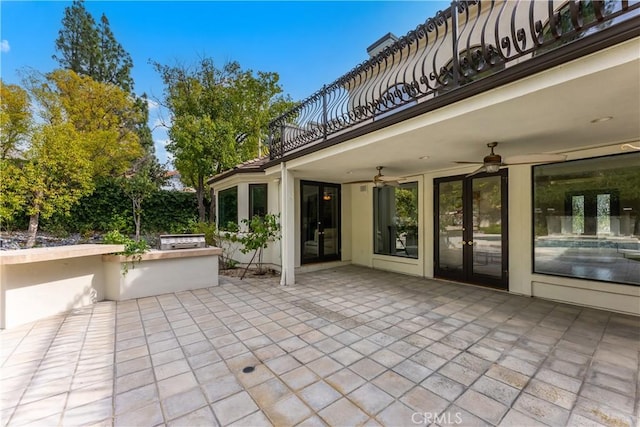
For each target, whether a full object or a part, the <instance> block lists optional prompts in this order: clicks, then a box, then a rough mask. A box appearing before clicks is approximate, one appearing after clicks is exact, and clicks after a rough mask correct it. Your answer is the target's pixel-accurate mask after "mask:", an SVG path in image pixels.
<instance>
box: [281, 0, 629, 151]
mask: <svg viewBox="0 0 640 427" xmlns="http://www.w3.org/2000/svg"><path fill="white" fill-rule="evenodd" d="M639 15H640V2H639V1H631V2H629V1H613V0H604V1H591V0H588V1H574V0H571V1H564V0H561V1H558V0H549V1H536V0H528V1H526V0H523V1H519V2H513V1H500V0H498V1H479V0H476V1H473V0H471V1H453V2H452V3H451V6H450V7H449V8H448V9H446V10H444V11H440V12H438V13H437V14H436V15H435V17H432V18H429V19H427V20H426V22H424V23H423V24H421V25H419V26H418V27H417V28H416V29H415V30H413V31H410V32H409V33H408V34H407V35H406V36H404V37H402V38H400V39H399V40H397V41H396V42H395V43H393V44H392V45H389V46H387V47H386V48H385V49H384V50H383V51H382V52H380V53H379V54H377V55H376V56H374V57H372V58H370V59H369V60H367V61H366V62H363V63H362V64H360V65H358V66H357V67H355V68H354V69H352V70H351V71H349V72H348V73H346V74H345V75H343V76H342V77H340V78H338V79H337V80H335V81H334V82H332V83H330V84H328V85H325V86H324V87H323V88H322V89H321V90H319V91H317V92H315V93H314V94H313V95H311V96H310V97H308V98H307V99H305V100H303V101H301V102H300V103H299V104H298V105H297V106H296V107H295V108H293V109H291V110H290V111H288V112H286V113H284V114H283V115H281V116H280V117H278V118H277V119H275V120H274V121H272V122H271V123H270V126H269V148H270V157H271V160H273V161H277V160H279V159H283V158H287V157H291V156H300V155H304V154H306V153H308V152H311V151H315V150H317V149H320V148H324V147H327V146H331V145H334V144H338V143H340V142H343V141H346V140H349V139H352V138H355V137H357V136H360V135H363V134H366V133H369V132H372V131H375V130H377V129H381V128H383V127H386V126H389V125H392V124H395V123H398V122H401V121H403V120H406V119H408V118H411V117H415V116H418V115H420V114H424V113H426V112H429V111H433V110H435V109H437V108H441V107H443V106H446V105H449V104H452V103H454V102H458V101H461V100H463V99H465V98H468V97H471V96H473V95H476V94H479V93H482V92H485V91H488V90H490V89H492V88H495V87H498V86H501V85H504V84H507V83H510V82H513V81H516V80H519V79H522V78H525V77H527V76H529V75H533V74H535V73H538V72H541V71H544V70H545V69H549V68H551V67H555V66H557V65H560V64H563V63H565V62H568V61H571V60H573V59H576V58H580V57H582V56H585V55H588V54H591V53H594V52H597V51H598V50H602V49H605V48H607V47H610V46H613V45H615V44H618V43H621V42H623V41H625V40H628V39H631V38H634V37H638V36H640V16H639ZM603 84H606V82H603ZM585 90H588V89H585Z"/></svg>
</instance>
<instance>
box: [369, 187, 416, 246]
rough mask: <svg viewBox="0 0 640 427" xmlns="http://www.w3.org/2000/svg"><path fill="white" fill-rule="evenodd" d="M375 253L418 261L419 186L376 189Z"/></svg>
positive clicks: (374, 196)
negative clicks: (416, 259)
mask: <svg viewBox="0 0 640 427" xmlns="http://www.w3.org/2000/svg"><path fill="white" fill-rule="evenodd" d="M373 204H374V208H373V212H374V252H375V253H376V254H381V255H394V256H400V257H407V258H418V183H417V182H409V183H406V184H400V185H399V186H398V187H392V186H385V187H376V188H374V192H373Z"/></svg>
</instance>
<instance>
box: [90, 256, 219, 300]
mask: <svg viewBox="0 0 640 427" xmlns="http://www.w3.org/2000/svg"><path fill="white" fill-rule="evenodd" d="M221 255H222V249H220V248H217V247H204V248H189V249H172V250H153V251H149V252H146V253H144V254H141V255H140V256H137V255H136V256H135V257H131V256H125V255H102V264H103V266H104V274H105V279H106V280H105V298H106V299H108V300H112V301H123V300H128V299H133V298H146V297H152V296H156V295H161V294H167V293H173V292H184V291H192V290H196V289H202V288H208V287H211V286H218V283H219V282H218V257H219V256H221Z"/></svg>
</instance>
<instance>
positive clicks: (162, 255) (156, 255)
mask: <svg viewBox="0 0 640 427" xmlns="http://www.w3.org/2000/svg"><path fill="white" fill-rule="evenodd" d="M210 255H222V249H220V248H216V247H213V246H212V247H208V248H193V249H175V250H170V251H158V250H154V251H150V252H145V253H144V254H142V255H141V258H140V260H141V261H151V260H156V259H172V258H191V257H199V256H210ZM102 260H103V261H106V262H115V261H119V262H122V261H131V257H128V256H126V255H103V256H102Z"/></svg>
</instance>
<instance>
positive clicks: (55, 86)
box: [28, 70, 144, 177]
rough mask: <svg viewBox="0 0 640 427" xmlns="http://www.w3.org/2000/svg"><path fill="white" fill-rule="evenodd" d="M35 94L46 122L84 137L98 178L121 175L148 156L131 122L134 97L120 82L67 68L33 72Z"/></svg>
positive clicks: (134, 113) (135, 119)
mask: <svg viewBox="0 0 640 427" xmlns="http://www.w3.org/2000/svg"><path fill="white" fill-rule="evenodd" d="M28 85H29V90H30V92H31V96H32V98H34V100H36V101H37V102H38V104H39V105H40V108H39V112H40V114H41V116H42V119H43V120H44V122H46V123H51V124H55V123H62V122H68V123H70V124H71V125H72V126H73V127H74V129H75V130H76V131H77V132H79V133H80V134H82V135H85V136H87V137H86V138H83V149H84V151H85V152H86V153H87V154H88V156H89V158H90V159H91V161H92V165H93V176H94V177H105V176H120V175H122V174H123V173H124V172H125V171H127V170H128V169H129V168H130V167H131V165H132V162H133V161H135V160H136V159H138V158H139V157H141V156H142V155H143V154H144V150H143V149H142V147H141V146H140V143H139V137H138V134H137V132H136V131H135V129H134V126H133V123H137V122H138V121H139V120H140V114H141V113H140V111H139V110H138V109H137V108H136V104H135V100H133V99H132V98H131V97H130V96H129V94H128V93H126V92H124V91H123V90H122V89H120V88H119V87H117V86H114V85H110V84H103V83H99V82H96V81H95V80H93V79H91V78H90V77H87V76H82V75H78V74H76V73H75V72H73V71H69V70H55V71H53V72H51V73H49V74H47V75H46V76H42V75H39V74H32V75H30V76H29V84H28Z"/></svg>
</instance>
